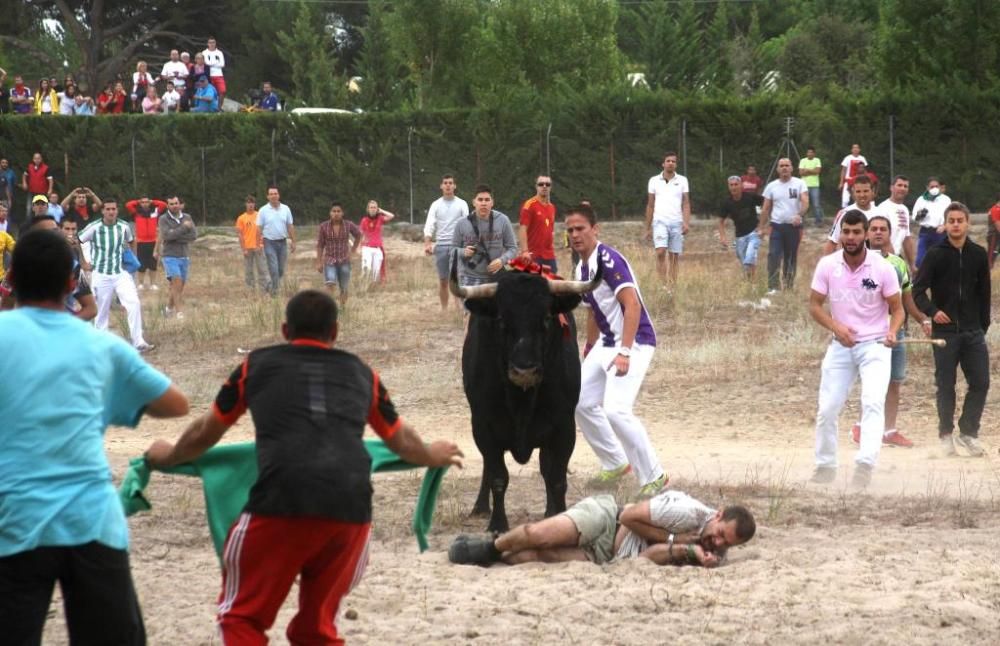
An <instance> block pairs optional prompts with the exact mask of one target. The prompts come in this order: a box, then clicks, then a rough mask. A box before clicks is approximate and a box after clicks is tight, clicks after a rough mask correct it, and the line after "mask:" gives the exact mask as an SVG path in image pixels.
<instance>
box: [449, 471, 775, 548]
mask: <svg viewBox="0 0 1000 646" xmlns="http://www.w3.org/2000/svg"><path fill="white" fill-rule="evenodd" d="M756 531H757V523H756V521H755V520H754V517H753V514H751V513H750V511H749V510H748V509H747V508H746V507H742V506H740V505H732V506H729V507H726V508H725V509H719V510H715V509H712V508H711V507H709V506H707V505H705V504H703V503H701V502H699V501H697V500H695V499H694V498H692V497H691V496H689V495H687V494H686V493H683V492H680V491H674V490H672V489H668V490H666V491H663V492H662V493H660V494H658V495H657V496H655V497H654V498H652V499H650V500H643V501H642V502H638V503H636V504H634V505H626V506H625V507H624V509H622V508H620V507H618V504H617V503H616V502H615V499H614V497H613V496H611V495H610V494H603V495H598V496H591V497H590V498H584V499H583V500H581V501H580V502H578V503H576V504H575V505H573V506H572V507H570V508H569V509H567V510H566V511H564V512H563V513H561V514H559V515H557V516H552V517H550V518H546V519H545V520H541V521H538V522H536V523H528V524H525V525H520V526H518V527H515V528H514V529H512V530H510V531H509V532H506V533H504V534H501V535H500V536H497V537H496V538H493V537H490V538H480V537H478V536H467V535H461V536H458V537H457V538H456V539H455V541H454V542H453V543H452V545H451V547H450V548H449V549H448V559H449V560H450V561H451V562H452V563H460V564H471V563H475V564H477V565H488V564H490V563H495V562H499V561H503V562H504V563H507V564H509V565H516V564H519V563H530V562H541V563H559V562H564V561H590V562H592V563H596V564H598V565H601V564H604V563H608V562H610V561H612V560H616V559H628V558H636V557H643V558H647V559H649V560H651V561H653V562H654V563H656V564H658V565H701V566H702V567H715V566H717V565H719V564H720V563H721V562H722V561H723V560H724V559H725V556H726V552H727V551H728V549H729V548H730V547H734V546H736V545H742V544H743V543H746V542H747V541H749V540H750V539H751V538H753V536H754V534H755V533H756Z"/></svg>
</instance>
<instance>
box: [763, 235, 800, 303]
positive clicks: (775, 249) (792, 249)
mask: <svg viewBox="0 0 1000 646" xmlns="http://www.w3.org/2000/svg"><path fill="white" fill-rule="evenodd" d="M801 232H802V227H801V226H795V225H794V224H776V223H774V222H772V223H771V237H770V239H769V240H768V248H767V288H768V289H781V281H780V280H779V274H778V270H779V268H780V269H781V276H783V277H784V282H785V289H791V288H792V287H793V286H794V285H795V263H796V261H797V260H798V257H799V241H800V240H801V239H802V236H801Z"/></svg>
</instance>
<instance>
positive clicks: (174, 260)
mask: <svg viewBox="0 0 1000 646" xmlns="http://www.w3.org/2000/svg"><path fill="white" fill-rule="evenodd" d="M183 208H184V203H183V202H181V198H180V197H178V196H176V195H174V196H172V197H170V198H168V199H167V212H166V213H165V214H164V215H162V216H160V218H159V224H158V225H157V236H156V251H155V252H154V253H153V257H154V258H159V259H160V262H161V263H163V270H164V272H165V273H166V275H167V280H168V281H169V282H170V300H169V301H168V302H167V308H166V312H165V313H166V315H167V316H171V315H174V316H176V317H177V318H179V319H183V318H184V311H183V310H184V286H185V285H187V282H188V270H189V269H190V266H191V258H190V256H189V252H188V246H189V245H190V244H191V243H192V242H194V241H195V239H197V237H198V231H197V229H195V228H194V220H192V219H191V216H190V215H188V214H187V213H184V211H183V210H182V209H183Z"/></svg>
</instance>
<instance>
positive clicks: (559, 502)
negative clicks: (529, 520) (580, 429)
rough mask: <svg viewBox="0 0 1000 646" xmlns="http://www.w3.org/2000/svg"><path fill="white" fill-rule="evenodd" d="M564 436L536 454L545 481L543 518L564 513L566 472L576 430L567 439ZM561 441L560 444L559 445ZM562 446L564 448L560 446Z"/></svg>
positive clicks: (557, 438)
mask: <svg viewBox="0 0 1000 646" xmlns="http://www.w3.org/2000/svg"><path fill="white" fill-rule="evenodd" d="M565 437H566V434H565V433H563V434H562V435H561V436H560V435H557V436H556V438H555V439H554V440H553V441H552V442H550V443H549V445H548V446H543V447H542V448H541V449H540V450H539V452H538V462H539V466H540V470H541V472H542V479H544V480H545V517H546V518H548V517H549V516H555V515H556V514H561V513H562V512H564V511H566V490H567V488H568V487H567V484H566V470H567V469H568V468H569V458H570V456H572V455H573V447H574V445H575V444H576V429H573V432H572V434H571V435H569V439H568V440H566V439H564V438H565ZM560 440H561V443H560ZM561 444H564V445H565V446H563V445H561Z"/></svg>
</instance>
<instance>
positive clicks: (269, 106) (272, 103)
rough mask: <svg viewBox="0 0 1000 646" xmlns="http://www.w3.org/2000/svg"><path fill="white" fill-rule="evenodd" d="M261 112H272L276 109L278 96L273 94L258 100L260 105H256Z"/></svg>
mask: <svg viewBox="0 0 1000 646" xmlns="http://www.w3.org/2000/svg"><path fill="white" fill-rule="evenodd" d="M257 107H259V108H260V109H261V110H270V111H271V112H274V111H275V110H277V109H278V95H277V94H275V93H274V92H271V93H270V94H267V95H264V96H263V97H262V98H261V100H260V105H258V106H257Z"/></svg>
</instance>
